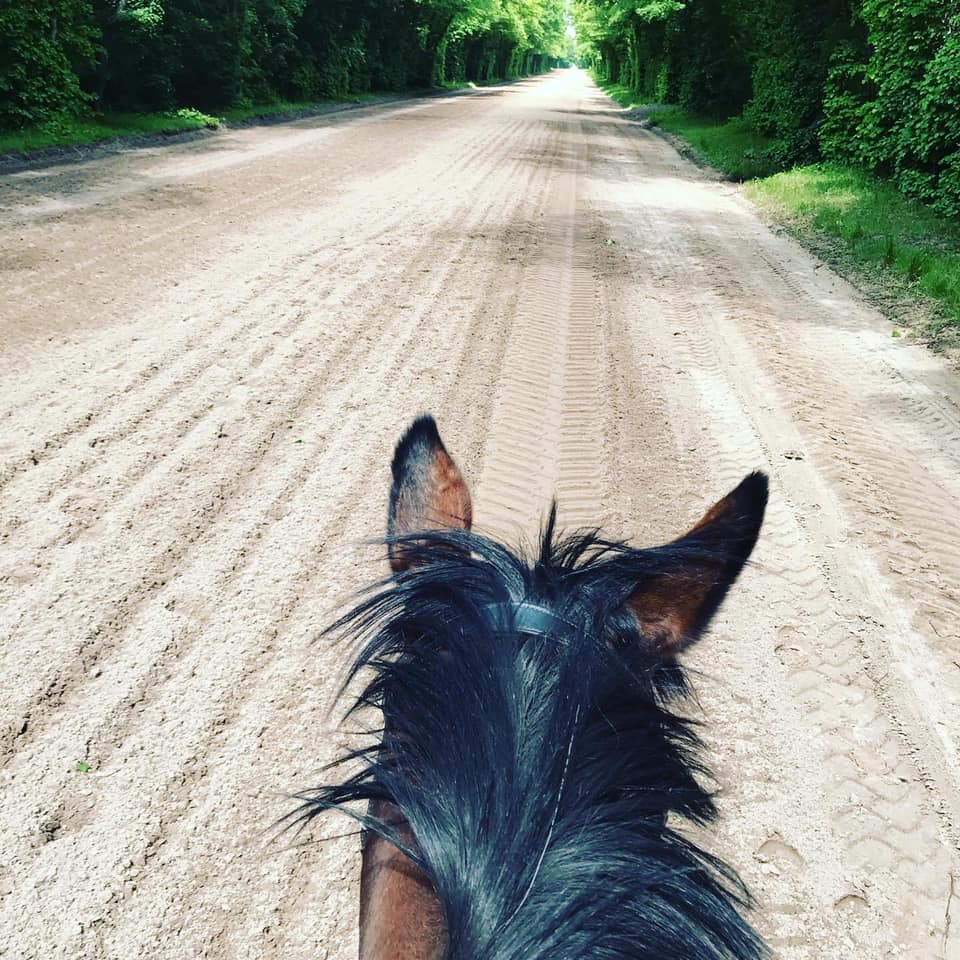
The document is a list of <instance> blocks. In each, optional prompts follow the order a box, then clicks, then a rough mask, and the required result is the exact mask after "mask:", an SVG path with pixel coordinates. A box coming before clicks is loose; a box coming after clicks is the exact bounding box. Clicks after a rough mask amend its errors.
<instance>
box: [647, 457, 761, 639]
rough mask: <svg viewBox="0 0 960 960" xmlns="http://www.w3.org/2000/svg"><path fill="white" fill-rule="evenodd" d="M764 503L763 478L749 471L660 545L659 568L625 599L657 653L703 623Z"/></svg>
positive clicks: (744, 550)
mask: <svg viewBox="0 0 960 960" xmlns="http://www.w3.org/2000/svg"><path fill="white" fill-rule="evenodd" d="M766 506H767V478H766V476H765V475H764V474H762V473H752V474H750V475H749V476H748V477H746V478H745V479H744V480H743V481H742V482H741V483H740V485H739V486H737V487H736V488H735V489H734V490H732V491H731V492H730V493H728V494H727V495H726V496H725V497H724V498H723V499H722V500H721V501H720V502H719V503H715V504H714V505H713V506H712V507H711V508H710V509H709V510H708V511H707V513H706V515H705V516H704V517H703V518H702V519H701V520H700V522H699V523H697V524H696V525H695V526H694V527H693V528H692V529H691V530H690V531H689V532H688V533H686V534H685V535H684V536H682V537H681V538H680V539H679V540H674V541H673V543H670V544H667V545H666V546H665V547H662V548H661V550H662V551H663V554H664V557H665V559H664V561H663V564H662V568H661V569H660V570H659V571H658V573H657V574H655V575H654V576H652V577H650V578H648V579H647V580H645V581H644V582H643V583H641V584H639V585H638V587H637V590H636V591H635V592H634V594H633V596H632V597H631V598H630V601H629V603H630V607H631V608H632V610H633V613H634V615H635V616H636V618H637V623H638V624H639V627H640V632H641V634H642V635H643V637H644V638H645V639H646V640H647V642H648V643H650V644H651V645H652V646H653V648H654V649H655V650H656V651H657V652H658V653H660V654H661V656H664V657H671V656H673V655H674V654H676V653H679V652H680V651H681V650H682V649H683V648H684V647H687V646H689V645H690V644H691V643H693V642H694V641H695V640H696V639H697V638H698V637H699V636H700V634H701V633H703V631H704V630H705V629H706V627H707V624H708V623H709V622H710V619H711V617H712V616H713V615H714V613H716V611H717V608H718V607H719V606H720V604H721V603H722V602H723V598H724V597H725V596H726V595H727V591H728V590H729V589H730V587H731V586H732V585H733V582H734V581H735V580H736V579H737V576H738V575H739V573H740V571H741V570H742V569H743V566H744V564H745V563H746V562H747V559H748V558H749V556H750V553H751V552H752V550H753V547H754V544H755V543H756V542H757V536H758V535H759V533H760V525H761V524H762V523H763V514H764V511H765V509H766Z"/></svg>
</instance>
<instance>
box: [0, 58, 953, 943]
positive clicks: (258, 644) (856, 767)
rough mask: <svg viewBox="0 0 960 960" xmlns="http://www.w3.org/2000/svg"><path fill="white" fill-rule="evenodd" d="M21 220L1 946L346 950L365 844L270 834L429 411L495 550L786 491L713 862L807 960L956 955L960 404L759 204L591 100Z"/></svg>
mask: <svg viewBox="0 0 960 960" xmlns="http://www.w3.org/2000/svg"><path fill="white" fill-rule="evenodd" d="M0 216H2V228H0V277H2V280H3V289H4V296H3V297H2V302H0V333H2V352H0V424H2V427H0V482H2V493H0V498H2V499H0V530H2V534H0V590H2V602H0V621H2V629H0V684H2V698H0V708H2V718H0V764H2V767H0V837H2V843H0V955H2V956H4V957H9V958H11V960H13V958H17V960H20V958H24V960H25V958H44V960H51V958H94V957H96V958H101V957H109V958H123V960H136V958H150V960H165V958H170V960H174V958H177V960H182V958H193V957H211V958H224V960H227V958H246V957H251V958H253V957H255V958H271V957H277V958H280V957H283V958H284V960H296V958H310V960H323V958H327V957H329V958H335V960H349V958H351V957H352V956H353V955H354V954H355V950H356V939H355V938H356V903H357V863H358V857H357V843H356V840H355V838H353V837H348V838H341V839H334V840H331V841H329V842H327V843H322V844H319V843H310V844H306V845H301V846H291V845H290V844H289V843H286V842H284V841H280V842H276V841H271V840H270V839H269V833H265V831H269V828H270V826H271V824H272V823H273V822H274V821H275V820H276V818H278V817H280V816H281V815H283V814H284V813H286V812H288V811H289V809H290V807H291V803H290V801H289V800H288V799H286V798H285V796H284V792H285V791H289V790H292V789H296V788H297V787H302V786H305V785H309V784H310V783H311V782H312V781H315V780H316V779H317V778H318V773H317V770H318V768H319V767H320V766H321V765H322V764H323V763H324V762H325V761H327V760H328V759H329V758H330V757H331V756H332V755H333V752H334V751H335V749H336V747H337V745H338V743H340V737H339V735H338V734H336V733H335V732H333V730H332V724H331V721H330V720H329V719H328V717H327V713H326V711H327V709H328V708H329V706H330V698H331V694H332V691H333V689H334V686H335V684H336V682H337V680H338V679H339V677H340V673H341V671H342V669H343V666H344V650H343V649H342V648H337V647H335V646H333V645H331V644H330V643H328V642H326V641H322V640H320V641H318V640H317V637H318V634H319V633H320V631H321V629H322V628H323V627H324V626H325V625H326V624H327V623H328V622H329V620H330V617H331V614H332V612H333V611H335V610H337V609H340V608H341V606H342V604H343V602H344V600H345V599H347V598H348V597H349V596H350V594H351V592H352V591H353V590H354V589H356V588H358V587H360V586H362V585H363V584H365V583H367V582H369V581H370V580H372V579H373V578H375V577H376V576H378V575H379V574H380V573H381V572H382V567H381V566H380V565H379V555H378V552H377V551H376V550H375V549H372V548H370V547H368V546H365V545H364V542H365V540H367V539H368V538H370V537H375V536H378V535H379V534H381V532H382V530H383V521H384V513H385V501H386V494H387V485H388V473H389V471H388V467H389V459H390V455H391V451H392V444H393V442H394V441H395V439H396V438H397V437H398V435H399V433H400V431H401V430H402V428H403V427H404V426H405V425H406V424H407V423H408V422H409V421H410V419H411V418H412V417H413V416H414V415H415V414H416V413H418V412H420V411H431V412H433V413H434V414H435V415H436V416H437V417H438V419H439V421H440V424H441V428H442V430H443V432H444V435H445V438H446V439H447V442H448V445H449V446H450V448H451V449H452V450H453V451H454V453H455V454H456V455H457V456H458V458H459V460H460V462H461V465H462V466H463V468H464V471H465V472H466V474H467V475H468V477H469V478H471V480H472V482H473V485H474V489H475V499H476V503H475V506H476V516H477V520H478V523H479V526H480V527H481V528H482V529H485V530H488V531H492V532H496V533H501V534H505V535H507V536H509V537H511V538H516V536H517V535H518V534H522V535H524V536H530V535H531V534H532V533H533V531H534V530H535V529H536V526H537V524H538V522H539V519H540V517H541V516H542V514H543V511H544V510H545V507H546V504H547V502H548V500H549V498H550V497H551V496H552V495H553V494H554V493H556V494H557V495H558V496H559V498H560V504H561V515H562V519H563V520H564V521H565V522H566V523H568V524H574V525H575V524H580V523H590V524H595V523H601V524H603V525H604V526H605V528H606V529H607V530H608V531H609V532H610V533H611V534H614V535H623V536H629V537H632V538H633V539H634V541H635V542H638V543H652V542H658V541H661V540H663V539H666V538H669V537H672V536H673V535H675V534H677V533H678V532H680V531H681V530H682V529H683V528H684V527H685V526H687V525H689V524H690V523H691V522H692V521H693V520H695V519H696V518H697V517H698V516H699V514H700V512H701V511H702V510H703V509H704V508H705V507H706V506H707V505H708V504H709V503H710V502H712V501H713V500H714V499H716V498H717V497H719V496H720V495H721V494H722V493H724V492H725V491H726V489H727V488H729V487H731V486H732V485H733V484H734V483H735V482H736V481H737V480H738V479H739V478H740V477H741V476H742V475H743V474H744V473H746V472H747V471H748V470H750V469H754V468H762V469H765V470H767V471H769V472H770V475H771V480H772V499H771V507H770V511H769V514H768V521H767V524H766V527H765V530H764V532H763V534H762V537H761V543H760V546H759V548H758V550H757V553H756V555H755V559H756V563H755V565H754V567H753V569H751V570H750V571H748V572H747V574H745V576H744V577H743V579H742V581H741V583H740V585H739V587H738V589H737V591H736V592H735V595H734V596H733V597H732V598H731V600H730V602H729V603H728V605H727V606H726V607H725V608H724V610H723V612H722V614H721V616H720V617H719V618H718V621H717V622H716V625H715V628H714V630H713V631H712V634H711V635H710V636H709V637H708V638H707V639H705V640H704V641H703V642H702V644H701V645H700V646H699V647H697V648H696V650H695V651H694V652H693V653H692V654H691V656H690V657H689V658H688V662H689V663H690V665H691V666H692V667H693V668H694V669H695V670H696V671H697V672H698V673H699V677H698V681H697V685H698V690H699V694H700V699H699V705H698V706H697V705H693V706H692V707H691V709H692V710H694V711H699V713H700V714H701V715H702V718H703V720H704V722H705V724H706V727H705V734H706V736H707V739H708V740H709V742H710V745H711V750H712V754H713V756H714V763H715V768H716V772H717V776H718V780H719V782H720V784H721V786H722V792H721V811H722V820H721V822H720V824H719V826H718V828H717V829H716V830H715V831H713V832H711V833H710V834H708V836H707V837H706V839H705V842H706V843H707V844H708V845H709V846H710V847H711V848H712V849H714V850H715V851H717V852H718V853H720V854H722V855H723V856H725V857H726V858H727V859H729V861H730V862H731V863H732V864H733V865H734V866H736V867H737V868H738V869H739V870H740V871H741V872H742V874H743V876H744V877H745V879H746V880H747V881H748V883H749V884H750V885H751V886H752V888H753V890H754V892H755V893H756V895H757V898H758V901H759V907H758V913H757V923H758V924H759V926H760V928H761V929H762V931H763V932H764V934H765V935H766V936H767V937H768V938H769V941H770V943H771V945H772V946H773V947H774V949H775V951H776V953H777V955H778V956H779V957H782V958H785V960H800V958H805V960H806V958H809V960H814V958H818V960H820V958H829V960H834V958H843V960H846V958H849V960H872V958H887V957H901V958H909V960H927V958H941V960H944V958H949V960H956V958H958V957H960V903H958V902H957V900H956V899H955V896H954V894H955V893H956V894H957V895H960V856H958V851H957V842H958V833H960V819H958V816H960V814H958V811H960V793H958V780H960V759H958V753H957V743H956V737H957V735H958V732H960V635H958V634H960V587H958V584H960V551H958V545H960V470H958V465H960V385H958V379H957V377H956V376H955V375H954V373H953V372H951V370H950V369H948V367H947V366H946V364H945V363H944V362H942V361H941V360H939V359H937V358H936V357H935V356H933V355H932V354H930V353H929V352H927V351H926V350H924V349H923V348H922V347H920V346H916V345H913V344H911V343H910V342H909V341H908V340H906V339H899V340H898V339H893V338H891V327H890V324H889V323H888V322H886V321H885V320H884V319H883V318H882V317H881V316H879V315H878V314H877V313H876V312H874V311H873V310H872V309H870V308H869V307H867V306H866V305H865V304H864V303H863V302H862V300H861V299H860V298H858V296H857V294H856V292H855V291H854V290H853V289H852V288H851V287H850V286H848V285H847V284H846V283H845V282H844V281H842V280H840V279H839V278H838V277H837V276H836V275H834V274H833V273H832V272H831V270H830V269H829V268H827V267H826V266H824V265H823V264H822V263H819V262H817V261H816V260H815V259H813V258H812V257H811V256H809V255H808V254H806V253H804V252H803V251H802V250H801V249H800V248H799V247H798V246H797V245H796V244H795V243H793V242H792V241H791V240H790V239H788V238H786V237H785V236H783V235H780V234H779V233H777V232H776V231H771V230H770V229H769V228H768V227H767V226H766V225H765V224H764V222H763V221H762V220H761V218H760V217H759V216H758V215H757V214H756V212H755V211H754V210H753V208H752V207H751V206H750V205H749V204H748V203H746V202H745V201H744V200H743V199H742V197H741V196H740V193H739V191H738V189H737V188H736V187H733V186H731V185H727V184H723V183H718V182H716V181H715V180H713V179H711V178H710V177H708V176H707V175H705V174H704V173H702V172H701V171H699V170H697V169H696V168H695V167H693V166H692V165H691V164H689V163H688V162H686V161H684V160H682V159H681V158H680V157H679V156H678V155H677V154H676V153H675V152H674V150H673V149H672V148H671V147H669V146H668V145H667V144H665V143H664V142H663V141H662V140H660V139H658V138H657V137H656V136H654V135H653V134H651V133H649V132H647V131H644V130H641V129H639V128H638V126H637V125H636V124H631V123H629V122H628V121H626V120H624V119H623V118H622V117H621V116H620V114H619V111H617V110H616V109H614V108H613V107H612V106H611V104H610V102H609V101H608V100H606V98H604V97H603V96H602V95H600V94H599V93H598V91H597V90H596V89H595V88H594V87H593V86H592V85H591V84H590V83H589V82H588V81H587V80H586V79H585V78H584V77H583V75H582V74H579V73H577V72H574V71H571V72H557V73H555V74H553V75H551V76H550V77H548V78H545V79H541V80H534V81H527V82H523V83H518V84H515V85H512V86H507V87H500V88H495V89H490V90H484V91H478V92H476V93H474V94H471V95H467V96H460V97H455V98H448V99H439V100H423V101H411V102H405V103H402V104H399V105H397V104H391V105H386V106H383V105H381V106H377V107H371V108H365V109H361V110H356V111H352V112H350V113H347V114H343V115H328V116H324V117H320V118H314V119H307V120H301V121H297V122H293V123H290V124H288V125H281V126H271V127H265V128H250V129H245V130H241V131H236V132H232V133H227V134H222V135H219V136H216V137H212V138H206V139H199V140H192V141H188V142H179V143H170V144H166V145H160V146H156V147H152V148H145V149H138V150H132V151H129V152H122V153H119V154H116V155H113V156H107V157H99V158H96V159H92V160H88V161H85V162H76V163H69V164H61V165H54V166H48V167H46V168H44V169H39V170H25V171H22V172H20V173H16V174H12V175H9V176H7V177H5V178H3V180H2V181H0ZM78 761H82V762H84V763H86V764H89V766H90V771H89V772H86V773H84V772H79V771H78V770H77V763H78ZM342 826H343V825H342V824H340V823H337V822H332V823H327V824H324V826H323V827H322V828H321V829H319V830H318V831H317V832H316V833H315V834H314V837H319V836H321V835H325V834H337V833H339V832H341V830H342ZM955 877H956V878H958V879H957V880H954V878H955Z"/></svg>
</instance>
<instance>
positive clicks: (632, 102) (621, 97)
mask: <svg viewBox="0 0 960 960" xmlns="http://www.w3.org/2000/svg"><path fill="white" fill-rule="evenodd" d="M593 79H594V81H595V82H596V83H597V85H598V86H599V87H602V88H603V92H604V93H605V94H606V95H607V96H608V97H610V98H611V99H612V100H616V101H617V103H619V104H620V106H621V107H626V108H627V109H629V110H632V109H633V108H634V107H640V106H643V104H642V103H641V102H640V101H639V100H637V94H636V92H635V91H634V90H633V89H632V88H631V87H628V86H626V85H625V84H622V83H607V81H605V80H598V79H597V78H596V77H594V78H593Z"/></svg>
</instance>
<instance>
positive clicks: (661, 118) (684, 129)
mask: <svg viewBox="0 0 960 960" xmlns="http://www.w3.org/2000/svg"><path fill="white" fill-rule="evenodd" d="M649 121H650V123H651V124H652V125H653V126H655V127H660V129H661V130H666V131H667V132H668V133H672V134H674V135H675V136H678V137H682V138H683V139H684V140H686V141H687V143H689V144H690V145H691V146H692V147H693V148H694V149H695V150H696V151H697V153H699V154H700V156H701V157H702V158H703V159H704V160H706V161H707V162H708V163H710V164H712V165H713V166H715V167H717V168H719V169H720V170H722V171H723V172H724V173H725V174H727V176H729V177H733V178H734V179H736V180H751V179H753V178H754V177H765V176H768V175H769V174H771V173H774V172H775V171H776V169H777V167H776V165H775V162H774V161H773V160H772V159H771V158H770V156H769V150H770V147H771V146H772V143H773V141H772V140H770V139H768V138H767V137H763V136H761V135H760V134H759V133H757V132H756V131H754V130H752V129H751V128H750V125H749V124H748V123H747V121H746V120H744V119H743V117H733V118H731V119H730V120H727V121H719V120H709V119H706V118H703V117H696V116H694V115H693V114H690V113H687V111H686V110H683V109H681V108H680V107H667V108H665V109H663V110H658V111H656V112H654V113H652V114H650V117H649Z"/></svg>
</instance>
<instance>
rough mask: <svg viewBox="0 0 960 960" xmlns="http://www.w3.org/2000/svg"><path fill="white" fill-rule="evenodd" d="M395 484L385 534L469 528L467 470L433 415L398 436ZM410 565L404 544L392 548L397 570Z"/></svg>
mask: <svg viewBox="0 0 960 960" xmlns="http://www.w3.org/2000/svg"><path fill="white" fill-rule="evenodd" d="M392 470H393V486H392V487H391V489H390V508H389V512H388V514H387V536H388V537H390V538H393V537H402V536H406V535H408V534H411V533H418V532H420V531H425V530H443V529H448V528H451V527H452V528H455V529H460V530H469V529H470V524H471V523H472V520H473V509H472V506H471V503H470V491H469V490H468V489H467V484H466V481H465V480H464V479H463V474H462V473H460V470H459V468H458V467H457V465H456V463H454V461H453V458H452V457H451V456H450V454H449V453H447V448H446V447H445V446H444V445H443V441H442V440H441V439H440V433H439V431H438V430H437V424H436V422H435V421H434V419H433V417H419V418H418V419H417V420H415V421H414V422H413V424H412V425H411V426H410V428H409V429H408V430H407V432H406V433H405V434H404V435H403V436H402V437H401V438H400V442H399V443H398V444H397V449H396V452H395V453H394V455H393V466H392ZM409 565H410V564H409V563H408V562H407V561H406V560H405V558H404V556H403V550H402V548H400V547H398V546H397V545H396V544H391V546H390V566H391V567H392V568H393V570H394V572H399V571H400V570H405V569H407V567H408V566H409Z"/></svg>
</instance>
